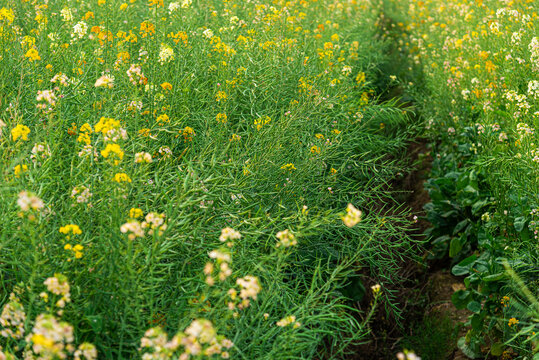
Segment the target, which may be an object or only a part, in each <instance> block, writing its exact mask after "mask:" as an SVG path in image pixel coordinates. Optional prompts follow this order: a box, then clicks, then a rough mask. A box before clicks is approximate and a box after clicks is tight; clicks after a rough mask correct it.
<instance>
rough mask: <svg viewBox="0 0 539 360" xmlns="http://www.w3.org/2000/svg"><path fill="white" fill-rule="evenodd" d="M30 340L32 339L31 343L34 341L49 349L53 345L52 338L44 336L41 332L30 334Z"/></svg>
mask: <svg viewBox="0 0 539 360" xmlns="http://www.w3.org/2000/svg"><path fill="white" fill-rule="evenodd" d="M31 340H32V343H34V344H35V345H39V346H42V347H44V348H46V349H49V350H52V349H53V348H54V345H55V344H54V341H53V340H51V339H49V338H46V337H45V336H43V335H41V334H34V335H32V338H31Z"/></svg>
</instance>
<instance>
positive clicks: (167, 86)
mask: <svg viewBox="0 0 539 360" xmlns="http://www.w3.org/2000/svg"><path fill="white" fill-rule="evenodd" d="M161 87H162V88H163V90H166V91H170V90H172V84H171V83H169V82H164V83H162V84H161Z"/></svg>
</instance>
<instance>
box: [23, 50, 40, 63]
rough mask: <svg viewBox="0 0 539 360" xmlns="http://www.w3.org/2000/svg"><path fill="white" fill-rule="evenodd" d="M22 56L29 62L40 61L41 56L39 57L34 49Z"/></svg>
mask: <svg viewBox="0 0 539 360" xmlns="http://www.w3.org/2000/svg"><path fill="white" fill-rule="evenodd" d="M24 56H25V57H27V58H28V59H29V60H30V61H38V60H41V56H39V53H38V52H37V50H36V49H34V48H31V49H29V50H28V51H27V52H26V54H25V55H24Z"/></svg>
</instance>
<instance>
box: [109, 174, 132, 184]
mask: <svg viewBox="0 0 539 360" xmlns="http://www.w3.org/2000/svg"><path fill="white" fill-rule="evenodd" d="M113 180H114V181H116V182H117V183H120V184H121V183H123V182H128V183H130V182H131V178H130V177H129V176H128V175H127V174H126V173H117V174H116V175H114V179H113Z"/></svg>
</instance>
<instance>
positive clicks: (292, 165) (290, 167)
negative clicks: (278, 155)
mask: <svg viewBox="0 0 539 360" xmlns="http://www.w3.org/2000/svg"><path fill="white" fill-rule="evenodd" d="M281 170H288V171H293V170H297V169H296V167H295V166H294V164H292V163H288V164H286V165H283V166H281Z"/></svg>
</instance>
